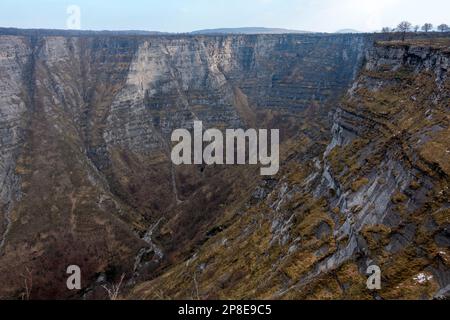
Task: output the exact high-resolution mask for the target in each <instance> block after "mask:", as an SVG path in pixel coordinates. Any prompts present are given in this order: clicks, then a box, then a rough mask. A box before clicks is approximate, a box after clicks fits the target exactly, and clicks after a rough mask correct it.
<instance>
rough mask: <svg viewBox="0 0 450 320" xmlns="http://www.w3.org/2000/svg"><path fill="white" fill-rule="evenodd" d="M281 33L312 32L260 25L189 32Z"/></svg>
mask: <svg viewBox="0 0 450 320" xmlns="http://www.w3.org/2000/svg"><path fill="white" fill-rule="evenodd" d="M283 33H312V32H309V31H301V30H290V29H281V28H262V27H248V28H220V29H205V30H197V31H193V32H191V34H283Z"/></svg>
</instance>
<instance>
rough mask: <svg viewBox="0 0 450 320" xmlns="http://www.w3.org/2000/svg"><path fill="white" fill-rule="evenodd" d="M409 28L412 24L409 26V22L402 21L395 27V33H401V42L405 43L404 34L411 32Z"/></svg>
mask: <svg viewBox="0 0 450 320" xmlns="http://www.w3.org/2000/svg"><path fill="white" fill-rule="evenodd" d="M411 27H412V24H411V22H408V21H402V22H400V24H399V25H398V26H397V31H398V32H400V33H402V41H405V38H406V33H407V32H409V31H410V30H411Z"/></svg>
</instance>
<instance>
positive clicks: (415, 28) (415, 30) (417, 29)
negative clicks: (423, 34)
mask: <svg viewBox="0 0 450 320" xmlns="http://www.w3.org/2000/svg"><path fill="white" fill-rule="evenodd" d="M419 30H420V26H419V25H415V26H414V32H415V33H417V32H418V31H419Z"/></svg>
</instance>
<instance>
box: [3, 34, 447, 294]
mask: <svg viewBox="0 0 450 320" xmlns="http://www.w3.org/2000/svg"><path fill="white" fill-rule="evenodd" d="M449 57H450V53H449V35H448V34H439V35H430V36H428V37H427V38H426V39H420V38H418V37H417V36H413V35H412V36H411V40H407V41H405V42H401V41H396V40H395V35H389V36H386V35H382V34H379V35H376V34H351V35H350V34H339V35H327V34H317V35H313V34H283V35H210V36H201V35H195V36H193V35H145V36H144V35H111V34H102V33H98V34H97V33H96V34H89V33H87V34H83V33H79V34H71V33H70V32H69V33H67V32H64V31H51V32H50V31H22V32H20V31H15V32H10V31H8V30H2V29H0V185H1V189H0V283H2V286H1V288H0V298H2V299H18V298H21V297H22V298H23V297H24V294H25V293H26V292H24V290H25V288H24V287H25V286H24V282H25V283H31V282H32V283H33V286H32V290H31V293H30V294H31V297H32V298H35V299H51V298H67V299H103V298H107V296H106V293H105V290H104V289H103V286H104V285H111V284H114V283H117V282H118V281H119V280H120V278H121V277H122V275H124V277H125V283H124V285H123V287H122V290H123V291H122V292H121V294H122V297H123V298H125V299H126V298H130V299H180V298H185V299H217V298H219V299H230V298H236V299H254V298H263V299H266V298H275V299H303V298H305V299H306V298H310V299H314V298H318V299H322V298H334V299H339V298H352V299H378V298H382V299H400V298H423V299H430V298H433V297H440V296H445V295H448V293H449V285H450V271H449V263H450V262H449V254H450V251H449V245H450V242H449V234H448V225H449V220H448V219H449V213H450V212H449V210H450V209H449V208H450V206H449V203H448V199H449V190H448V186H449V174H450V168H449V167H448V163H449V161H448V159H449V139H448V138H449V125H448V122H449V107H450V106H449V100H450V99H449V95H450V90H449V89H450V81H449V79H448V70H449V65H450V63H449V61H450V60H449ZM195 121H202V123H203V125H204V127H205V128H218V129H220V130H226V129H238V128H242V129H249V128H254V129H269V130H270V129H279V130H280V172H279V173H278V174H276V175H274V176H268V177H263V176H261V175H260V171H259V169H260V168H259V167H258V166H238V165H236V166H227V165H213V166H205V165H201V164H200V165H195V166H194V165H179V166H177V165H174V164H173V163H172V161H171V156H170V155H171V149H172V141H171V134H172V132H173V131H174V130H176V129H187V130H190V131H192V130H193V129H194V127H193V126H194V122H195ZM371 264H377V265H379V266H380V268H381V270H382V274H383V289H382V290H381V291H379V292H372V291H369V290H367V288H366V287H365V284H366V275H365V271H366V269H367V267H368V266H369V265H371ZM69 265H78V266H80V268H81V270H82V274H83V281H82V287H83V289H82V290H79V291H69V290H67V288H66V268H67V266H69ZM420 275H424V276H423V277H420ZM416 278H418V279H423V278H424V279H426V280H425V281H421V282H422V283H418V282H417V281H416V280H415V279H416Z"/></svg>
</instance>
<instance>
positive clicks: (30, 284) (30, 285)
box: [22, 267, 33, 300]
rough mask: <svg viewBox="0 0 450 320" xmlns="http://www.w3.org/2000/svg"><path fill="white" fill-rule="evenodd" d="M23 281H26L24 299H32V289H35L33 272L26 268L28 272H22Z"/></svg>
mask: <svg viewBox="0 0 450 320" xmlns="http://www.w3.org/2000/svg"><path fill="white" fill-rule="evenodd" d="M22 278H23V282H24V290H25V292H24V293H22V300H30V297H31V291H32V290H33V272H32V271H31V270H30V269H28V267H27V268H26V274H22Z"/></svg>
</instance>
